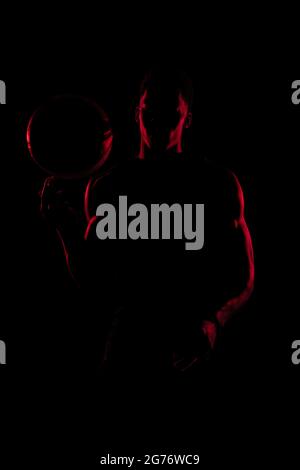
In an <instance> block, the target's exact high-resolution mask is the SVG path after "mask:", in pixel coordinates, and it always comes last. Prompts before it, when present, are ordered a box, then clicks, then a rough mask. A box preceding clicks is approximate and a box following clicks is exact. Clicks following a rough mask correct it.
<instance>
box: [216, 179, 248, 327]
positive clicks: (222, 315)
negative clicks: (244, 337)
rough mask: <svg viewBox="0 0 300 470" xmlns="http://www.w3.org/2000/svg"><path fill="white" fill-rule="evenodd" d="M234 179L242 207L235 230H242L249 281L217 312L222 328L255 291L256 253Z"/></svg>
mask: <svg viewBox="0 0 300 470" xmlns="http://www.w3.org/2000/svg"><path fill="white" fill-rule="evenodd" d="M233 177H234V180H235V183H236V186H237V197H238V200H239V205H240V216H239V218H238V219H236V220H235V229H236V230H241V231H242V234H243V237H244V244H245V251H246V256H247V263H248V266H247V272H248V279H247V282H246V286H245V288H244V289H243V291H242V292H241V293H240V294H239V295H238V296H236V297H234V298H232V299H230V300H229V301H228V302H226V304H225V305H224V306H223V307H222V308H221V309H220V310H219V311H218V312H217V314H216V318H217V320H218V322H219V323H220V325H221V326H224V325H225V323H226V322H227V321H228V320H229V318H230V317H231V316H232V314H233V313H234V312H236V311H237V310H239V309H240V308H241V307H242V306H243V305H244V304H245V303H246V302H247V301H248V300H249V298H250V297H251V295H252V292H253V289H254V280H255V265H254V252H253V245H252V239H251V234H250V231H249V228H248V226H247V223H246V220H245V215H244V208H245V203H244V195H243V190H242V188H241V185H240V183H239V180H238V179H237V177H236V176H235V175H234V173H233Z"/></svg>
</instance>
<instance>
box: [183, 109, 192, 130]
mask: <svg viewBox="0 0 300 470" xmlns="http://www.w3.org/2000/svg"><path fill="white" fill-rule="evenodd" d="M192 121H193V115H192V113H191V112H190V113H188V115H187V117H186V119H185V123H184V127H185V128H186V129H188V128H189V127H191V125H192Z"/></svg>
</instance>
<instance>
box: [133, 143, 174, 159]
mask: <svg viewBox="0 0 300 470" xmlns="http://www.w3.org/2000/svg"><path fill="white" fill-rule="evenodd" d="M181 153H182V145H181V141H179V142H177V144H175V145H173V146H172V147H167V148H166V150H164V151H162V152H160V155H161V154H168V155H179V154H181ZM158 157H159V155H158V154H157V152H155V151H154V150H153V149H151V148H149V147H148V146H147V145H145V142H144V141H143V140H142V139H141V142H140V150H139V153H138V158H139V159H140V160H148V159H152V158H153V159H154V158H158Z"/></svg>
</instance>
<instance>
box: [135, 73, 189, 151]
mask: <svg viewBox="0 0 300 470" xmlns="http://www.w3.org/2000/svg"><path fill="white" fill-rule="evenodd" d="M192 98H193V89H192V84H191V81H190V80H189V78H188V77H187V76H186V75H185V74H184V73H183V72H180V71H177V70H175V71H174V70H168V71H163V70H156V71H151V72H150V73H148V74H147V75H146V77H145V78H144V80H143V82H142V84H141V89H140V96H139V103H138V106H137V108H136V121H137V123H138V126H139V132H140V141H141V142H140V144H141V145H140V157H141V158H143V156H144V155H145V152H148V153H149V152H150V153H153V154H155V153H162V152H165V151H166V150H174V151H175V152H177V153H181V152H182V139H183V134H184V130H185V129H187V128H189V127H190V126H191V123H192V113H191V106H192Z"/></svg>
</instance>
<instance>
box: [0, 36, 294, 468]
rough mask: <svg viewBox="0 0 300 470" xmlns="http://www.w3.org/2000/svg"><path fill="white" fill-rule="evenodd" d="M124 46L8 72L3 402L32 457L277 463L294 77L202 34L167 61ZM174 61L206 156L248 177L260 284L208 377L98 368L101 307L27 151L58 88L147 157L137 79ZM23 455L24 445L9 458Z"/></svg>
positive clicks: (64, 55) (290, 396)
mask: <svg viewBox="0 0 300 470" xmlns="http://www.w3.org/2000/svg"><path fill="white" fill-rule="evenodd" d="M135 44H136V43H135ZM171 45H172V47H171ZM123 48H124V49H122V50H121V46H120V47H118V48H117V50H107V48H105V51H104V50H103V49H104V48H102V49H98V48H95V49H90V50H89V53H87V52H86V50H85V52H82V51H81V53H80V54H79V53H78V54H77V53H73V54H72V53H71V52H70V50H69V49H68V48H66V50H64V51H60V52H61V54H60V56H59V57H58V56H57V55H55V56H53V55H52V54H48V55H46V54H44V56H43V60H42V61H40V60H36V61H32V62H33V63H31V62H30V61H29V62H28V63H27V65H26V64H25V63H23V64H22V65H21V63H20V64H19V65H16V67H15V71H14V72H13V73H12V74H9V73H7V74H6V75H5V73H6V72H5V70H3V71H2V70H1V73H3V75H1V79H3V80H5V81H6V83H7V103H8V104H7V105H6V106H5V107H3V106H1V109H0V113H1V147H2V148H3V151H1V159H2V185H1V201H2V204H1V206H2V208H3V209H2V210H3V212H2V222H3V225H2V236H3V242H2V250H3V251H2V260H3V262H2V273H3V276H2V289H3V294H2V305H3V307H2V308H1V330H0V332H1V335H0V336H1V339H4V340H5V341H6V343H7V361H8V365H7V366H6V367H5V368H2V367H1V376H2V375H3V378H4V381H3V383H4V385H1V387H3V388H2V389H4V390H6V391H7V392H8V394H7V397H8V396H9V397H10V399H9V400H8V398H6V399H5V400H4V402H3V403H7V410H8V415H9V418H10V426H9V427H8V429H7V435H8V436H9V437H11V438H12V439H14V438H15V437H17V438H18V440H17V442H18V446H19V448H20V449H21V453H22V461H23V460H24V461H25V460H26V459H28V458H32V456H33V459H34V461H35V460H38V459H39V458H42V459H43V460H45V459H46V460H47V461H49V460H50V461H52V460H53V462H56V461H57V460H56V459H57V456H58V455H59V454H60V462H65V461H66V462H70V461H73V460H75V461H77V459H79V458H82V461H83V462H84V463H85V464H86V465H88V463H89V462H92V463H95V462H96V458H97V457H99V456H100V455H104V454H105V453H106V452H107V451H109V452H110V453H111V454H113V453H115V454H120V455H130V454H132V455H138V454H139V453H140V454H143V453H144V452H146V451H149V452H151V453H156V452H159V453H166V452H170V453H179V452H180V451H181V452H188V451H189V452H192V451H195V452H196V453H200V454H201V457H202V459H203V461H204V460H210V461H214V460H215V459H217V458H219V457H221V459H222V461H225V460H226V458H228V461H229V462H231V461H233V460H235V459H237V457H236V449H237V448H243V449H245V450H246V452H247V454H246V455H247V458H248V456H249V457H250V458H251V457H252V458H253V460H254V461H255V460H256V458H257V456H258V454H259V453H260V451H262V450H263V451H264V456H265V458H266V461H268V459H269V458H271V457H272V458H273V457H274V456H275V455H274V445H275V443H277V442H278V449H279V448H280V447H281V446H282V440H281V439H282V435H283V433H284V432H285V430H286V429H287V427H288V426H289V424H288V422H289V418H290V417H291V416H293V415H294V410H295V408H296V397H297V390H296V375H299V372H298V371H297V370H296V369H297V368H296V367H295V366H292V364H291V343H292V341H294V340H295V339H299V335H300V329H299V316H298V312H297V298H298V292H297V291H298V286H297V275H296V274H294V271H293V268H294V269H295V272H296V273H297V267H298V261H297V258H298V244H297V243H296V241H297V228H296V227H297V205H296V196H297V187H298V185H297V178H296V167H297V156H298V155H299V151H298V141H299V139H298V134H297V133H298V127H299V120H300V106H299V107H296V106H293V105H292V103H291V83H292V81H293V80H288V79H281V78H278V76H272V75H271V74H268V73H266V72H265V70H263V68H262V66H261V65H262V62H259V61H258V59H257V60H256V59H255V58H252V60H251V61H249V60H245V59H242V58H241V57H240V56H237V57H235V58H234V59H233V58H230V59H229V57H228V56H225V60H224V61H223V62H222V63H221V62H218V60H219V59H220V57H219V56H217V57H214V58H213V59H214V60H212V61H211V62H212V63H213V64H214V67H212V66H211V64H208V63H206V62H205V59H204V58H203V55H202V54H201V53H200V49H199V50H198V49H197V47H196V45H195V47H194V48H193V49H192V50H191V48H190V47H182V48H181V49H178V48H177V46H175V45H174V44H171V43H170V47H166V48H165V51H166V50H168V51H169V52H170V48H171V50H172V54H170V53H169V52H168V54H167V55H166V56H164V54H163V53H162V51H160V54H161V56H160V57H159V56H158V52H156V51H158V50H159V49H160V48H156V49H155V50H154V47H149V49H147V50H146V49H145V48H144V47H141V48H140V49H137V47H136V46H134V48H133V47H132V44H130V45H129V44H126V47H125V46H124V45H123ZM165 53H166V52H165ZM220 55H221V53H220ZM166 57H167V59H168V60H169V61H170V62H172V61H173V60H177V61H179V62H180V63H181V64H182V68H184V69H185V70H186V71H187V73H188V74H189V75H190V76H191V78H192V79H193V83H194V87H195V104H194V123H193V131H192V135H191V136H190V139H191V140H192V145H193V151H194V152H201V153H202V154H205V155H206V156H207V157H208V158H211V159H213V160H216V161H219V162H221V163H222V164H224V165H225V166H227V167H229V168H231V169H233V170H234V171H235V172H236V174H237V175H238V177H239V179H240V181H241V183H242V186H243V188H244V193H245V202H246V218H247V221H248V223H249V227H250V230H251V233H252V236H253V242H254V249H255V259H256V272H257V276H256V289H255V293H254V295H253V297H252V299H251V301H250V302H249V304H248V306H247V308H245V309H244V310H243V312H242V313H241V314H240V315H239V316H238V317H237V318H236V319H235V320H234V321H233V322H232V324H231V325H230V326H228V329H227V331H226V333H225V334H224V337H223V338H222V341H221V342H220V345H219V350H218V353H217V359H216V361H215V362H214V363H213V365H212V366H211V367H210V368H208V370H205V371H204V372H203V374H202V375H201V376H198V375H194V374H187V375H183V376H180V375H174V376H173V375H172V376H167V377H166V376H164V377H147V378H143V379H139V378H136V377H135V378H132V377H106V379H105V380H103V379H102V378H101V377H100V378H99V377H97V378H95V377H94V376H93V365H94V364H93V360H95V361H96V357H94V356H93V347H92V346H91V343H92V341H90V337H89V334H91V331H90V329H89V328H90V323H89V319H88V318H87V317H86V311H87V306H86V304H85V303H84V302H83V300H82V299H80V298H78V297H76V296H77V294H76V292H75V291H74V289H73V287H72V286H71V285H70V283H69V280H68V277H67V273H66V272H65V270H64V267H63V264H62V259H61V258H60V257H59V256H58V255H57V246H56V244H55V242H54V241H53V240H52V237H49V235H48V234H47V230H46V229H45V227H44V225H43V222H42V221H41V220H40V219H39V216H38V203H39V200H38V196H37V192H38V190H39V189H40V186H41V183H42V181H43V175H42V174H41V173H40V172H39V171H38V170H37V169H36V168H35V167H34V165H33V163H32V162H31V161H30V160H29V157H28V152H27V149H26V145H25V132H26V125H27V122H28V119H29V117H30V115H31V113H32V112H33V111H34V109H35V108H36V106H38V105H39V104H40V103H42V102H43V101H44V100H45V99H46V98H47V97H48V96H52V95H55V94H60V93H65V92H66V93H73V92H74V93H79V94H82V95H85V96H89V97H92V98H93V99H95V100H96V101H97V102H99V103H100V104H102V105H103V107H104V108H105V109H106V110H107V112H108V114H109V115H110V116H111V119H112V124H113V128H114V132H115V141H116V147H115V154H116V155H118V156H119V157H120V156H121V155H122V152H123V149H124V154H125V153H130V152H133V151H134V148H136V144H137V133H136V130H135V127H134V119H133V118H134V116H133V111H134V105H133V103H134V98H136V96H137V86H138V83H139V81H140V79H141V78H142V77H143V74H144V72H145V71H146V70H147V69H148V68H149V67H151V66H152V65H153V63H156V62H159V60H161V59H163V60H166ZM31 59H32V58H31ZM45 59H46V60H45ZM58 266H60V268H59V269H58ZM99 306H101V300H100V299H97V298H95V299H92V301H91V303H90V304H89V307H90V308H91V309H94V310H93V311H94V312H96V311H97V310H98V309H99ZM89 361H90V362H91V363H90V362H89ZM4 369H5V370H4ZM1 380H2V377H1ZM5 407H6V406H5ZM279 422H281V424H280V425H279ZM250 430H252V431H251V432H250V434H249V431H250ZM267 439H268V441H270V444H267ZM290 447H292V441H290ZM278 451H279V450H278ZM19 458H21V457H20V455H16V454H14V455H13V456H10V459H11V461H14V459H16V461H19V460H18V459H19Z"/></svg>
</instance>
